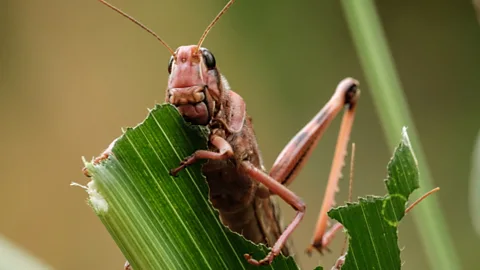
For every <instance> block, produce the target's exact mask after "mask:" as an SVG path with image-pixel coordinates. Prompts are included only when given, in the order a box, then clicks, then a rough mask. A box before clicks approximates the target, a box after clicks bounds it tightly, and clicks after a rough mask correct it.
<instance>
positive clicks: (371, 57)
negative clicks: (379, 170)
mask: <svg viewBox="0 0 480 270" xmlns="http://www.w3.org/2000/svg"><path fill="white" fill-rule="evenodd" d="M342 5H343V8H344V11H345V14H346V18H347V22H348V25H349V27H350V30H351V34H352V36H353V40H354V42H355V46H356V48H357V52H358V55H359V57H360V61H361V64H362V66H363V70H364V72H365V76H366V78H367V81H368V84H369V86H370V88H371V90H372V93H373V95H372V96H373V99H374V103H375V106H376V108H377V111H378V113H379V116H380V120H381V121H382V127H383V129H384V132H385V135H386V138H387V142H388V145H389V146H390V147H394V146H395V144H396V132H397V130H398V129H399V128H400V127H402V126H408V128H409V132H410V134H411V137H412V143H413V145H414V146H415V149H416V154H417V158H418V161H419V164H420V167H419V169H420V176H421V177H420V186H421V187H420V191H421V192H422V193H425V192H427V191H429V190H431V189H433V188H434V183H433V180H432V176H431V173H430V171H429V169H428V167H427V162H426V158H425V154H424V152H423V149H422V146H421V144H420V142H419V140H418V138H419V137H418V135H417V132H416V129H415V125H414V123H413V120H412V117H411V115H410V112H409V109H408V105H407V102H406V98H405V96H404V94H403V91H402V88H401V84H400V80H399V79H398V76H397V74H396V71H395V68H394V65H393V59H392V57H391V54H390V52H389V49H388V46H387V42H386V39H385V36H384V33H383V31H382V29H381V23H380V20H379V18H378V15H377V13H376V10H375V6H374V3H373V1H372V0H362V1H357V0H355V1H352V0H342ZM440 209H441V208H440V205H439V202H438V200H437V199H436V198H435V196H434V197H432V198H431V199H429V200H426V201H425V202H424V203H422V204H420V205H419V206H418V207H417V209H415V211H414V212H413V215H414V220H415V222H416V225H417V228H418V230H419V234H420V237H421V239H422V243H423V245H424V250H425V253H426V255H427V257H428V260H429V264H430V266H431V268H432V269H437V270H441V269H445V270H447V269H448V270H455V269H461V265H460V261H459V259H458V256H457V253H456V251H455V249H454V245H453V242H452V239H451V238H450V235H449V234H448V230H447V228H446V224H445V218H444V217H443V214H442V212H441V211H440Z"/></svg>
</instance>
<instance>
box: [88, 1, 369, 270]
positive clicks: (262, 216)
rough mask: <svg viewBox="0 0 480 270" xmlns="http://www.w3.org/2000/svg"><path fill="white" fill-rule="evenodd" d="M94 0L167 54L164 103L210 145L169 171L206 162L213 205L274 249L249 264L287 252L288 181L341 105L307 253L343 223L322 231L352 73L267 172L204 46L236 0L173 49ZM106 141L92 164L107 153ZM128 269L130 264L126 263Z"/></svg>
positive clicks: (236, 227)
mask: <svg viewBox="0 0 480 270" xmlns="http://www.w3.org/2000/svg"><path fill="white" fill-rule="evenodd" d="M99 1H100V2H101V3H103V4H104V5H106V6H108V7H109V8H111V9H113V10H115V11H116V12H118V13H120V14H121V15H123V16H124V17H126V18H128V19H129V20H131V21H132V22H134V23H135V24H137V25H139V26H140V27H141V28H143V29H144V30H146V31H147V32H148V33H150V34H152V35H153V36H154V37H155V38H157V39H158V41H160V42H161V43H162V44H163V46H164V47H166V48H167V49H168V51H169V52H170V54H171V57H170V60H169V62H168V69H167V70H168V73H169V77H168V85H167V89H166V95H165V102H167V103H170V104H172V105H173V106H175V107H176V108H177V109H178V111H179V113H180V114H181V115H182V116H183V118H184V119H185V120H186V121H187V122H190V123H191V124H193V125H201V126H205V127H207V128H208V130H209V135H208V148H207V149H206V150H197V151H196V152H194V153H192V155H190V156H188V157H185V159H184V160H183V161H181V162H180V164H179V166H178V167H177V168H172V170H171V171H170V174H171V175H172V176H176V175H178V174H179V173H181V172H182V170H184V169H185V168H187V167H188V166H189V165H192V164H194V163H196V162H197V161H199V160H206V161H207V162H206V163H204V164H203V167H202V172H203V174H204V175H205V177H206V181H207V183H208V186H209V190H210V192H209V196H210V200H211V202H212V204H213V206H214V207H215V208H216V209H218V211H219V213H220V219H221V221H222V222H223V224H224V225H225V226H227V227H228V228H229V229H230V230H232V231H234V232H237V233H240V234H242V235H243V236H244V237H245V238H246V239H248V240H251V241H253V242H255V243H263V244H266V245H268V246H269V247H271V249H270V252H269V253H268V255H267V256H266V257H265V258H253V257H252V256H251V255H250V254H245V255H244V257H245V259H246V260H247V261H248V262H249V263H251V264H253V265H265V264H270V263H272V261H273V260H274V258H275V257H276V256H278V255H279V254H280V253H283V255H292V250H291V248H290V247H289V245H288V239H289V237H290V236H291V234H292V232H293V231H294V230H295V229H296V228H297V226H298V225H299V223H300V222H301V220H302V219H303V217H304V215H305V209H306V205H305V203H304V202H303V201H302V199H301V198H300V197H299V196H297V195H296V194H295V193H294V192H292V191H291V190H290V189H288V187H287V186H288V184H290V183H291V182H292V181H293V180H295V178H296V176H297V175H298V173H299V172H300V170H301V169H302V167H303V166H304V165H305V163H306V162H307V160H308V158H309V156H310V155H311V153H312V151H313V149H314V148H315V146H316V145H317V143H318V141H319V139H320V138H321V137H322V135H323V134H324V132H325V131H326V129H327V128H328V126H329V125H330V123H331V122H332V121H333V119H334V118H335V117H336V116H337V115H338V114H339V113H340V112H341V111H342V110H343V111H344V114H343V119H342V123H341V127H340V131H339V135H338V139H337V143H336V148H335V153H334V158H333V162H332V166H331V170H330V174H329V178H328V184H327V188H326V191H325V195H324V199H323V204H322V207H321V210H320V213H319V218H318V221H317V225H316V228H315V232H314V235H313V239H312V242H311V245H310V246H309V247H308V249H307V252H309V253H310V252H311V251H312V250H314V249H316V250H318V251H319V252H323V251H324V249H325V248H326V246H327V245H328V243H329V242H330V240H331V238H332V235H333V234H334V233H335V232H336V231H338V230H339V229H340V228H341V225H340V224H338V223H337V224H335V225H333V226H332V227H331V228H330V230H328V231H327V228H328V216H327V211H328V210H329V209H330V208H331V207H332V206H333V205H334V196H335V193H336V190H337V186H338V181H339V179H340V177H341V169H342V167H343V165H344V158H345V155H346V150H347V144H348V140H349V137H350V133H351V130H352V125H353V121H354V117H355V109H356V105H357V101H358V98H359V95H360V90H359V82H358V81H357V80H355V79H353V78H345V79H343V80H342V81H340V82H339V84H338V86H337V87H336V90H335V91H334V93H333V95H332V97H331V98H330V100H329V101H328V102H327V103H326V104H325V106H324V107H323V108H322V109H321V110H320V111H319V112H318V113H317V114H316V115H315V116H314V117H313V119H311V121H310V122H308V123H307V124H306V125H305V127H304V128H303V129H301V130H300V131H299V132H298V133H297V134H296V135H295V136H294V137H293V138H292V139H291V141H290V142H289V143H288V144H287V145H286V146H285V148H284V149H283V151H282V152H281V153H280V155H279V156H278V158H277V159H276V161H275V162H274V164H273V166H272V168H271V169H270V171H269V172H268V171H267V170H266V169H265V167H264V165H263V161H262V157H261V155H260V150H259V147H258V144H257V140H256V137H255V132H254V129H253V125H252V119H251V117H250V116H249V115H248V114H247V112H246V104H245V101H244V100H243V98H242V97H241V96H240V95H239V94H238V93H236V92H234V91H233V90H232V89H231V87H230V85H229V83H228V81H227V79H226V78H225V76H223V74H222V73H220V71H219V69H218V67H217V63H216V60H215V57H214V55H213V54H212V52H210V51H209V50H208V49H206V48H204V47H202V43H203V41H204V40H205V38H206V36H207V34H208V33H209V32H210V30H211V29H212V27H213V26H214V25H215V24H216V23H217V21H218V20H219V19H220V17H222V15H223V14H224V13H225V12H226V11H227V10H228V9H229V8H230V7H231V6H232V4H233V3H234V0H230V1H229V2H228V3H227V4H226V5H225V7H224V8H223V9H222V10H221V11H220V13H219V14H218V15H217V16H216V17H215V18H214V20H213V21H212V22H211V23H210V24H209V25H208V27H207V28H206V30H205V32H204V33H203V35H202V36H201V38H200V40H199V42H198V43H197V44H194V45H188V46H180V47H178V48H177V49H176V50H173V49H171V48H170V47H169V46H168V45H167V43H166V42H164V41H163V39H162V38H160V36H159V35H157V34H156V33H155V32H153V31H152V30H150V29H149V28H147V27H146V26H145V25H143V24H142V23H140V22H139V21H137V20H136V19H134V18H133V17H131V16H129V15H128V14H126V13H125V12H123V11H121V10H120V9H118V8H116V7H115V6H113V5H111V4H109V3H107V2H106V1H104V0H99ZM112 145H113V143H112V144H111V146H112ZM111 146H110V147H109V149H107V150H105V152H104V153H103V154H102V155H101V156H100V157H99V158H97V159H96V160H95V161H94V163H98V162H100V160H102V159H105V158H107V157H108V155H109V154H110V153H111V152H110V149H111ZM85 173H86V174H87V175H88V172H85ZM274 196H278V197H279V198H281V199H282V200H284V201H285V202H286V203H288V204H289V205H290V206H291V207H292V208H293V209H294V210H295V211H296V214H295V217H294V219H293V220H292V221H291V222H290V223H289V224H288V226H286V228H283V227H282V226H281V225H280V219H279V214H280V213H279V209H278V207H277V205H276V202H275V200H274ZM125 267H126V268H128V267H129V265H128V262H127V264H126V266H125Z"/></svg>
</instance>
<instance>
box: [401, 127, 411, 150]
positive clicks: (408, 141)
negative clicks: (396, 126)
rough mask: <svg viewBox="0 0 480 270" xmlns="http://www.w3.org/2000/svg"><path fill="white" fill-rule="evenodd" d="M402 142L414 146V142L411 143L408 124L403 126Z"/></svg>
mask: <svg viewBox="0 0 480 270" xmlns="http://www.w3.org/2000/svg"><path fill="white" fill-rule="evenodd" d="M402 143H403V144H404V145H406V146H407V147H412V144H411V143H410V138H409V137H408V133H407V127H406V126H404V127H403V128H402Z"/></svg>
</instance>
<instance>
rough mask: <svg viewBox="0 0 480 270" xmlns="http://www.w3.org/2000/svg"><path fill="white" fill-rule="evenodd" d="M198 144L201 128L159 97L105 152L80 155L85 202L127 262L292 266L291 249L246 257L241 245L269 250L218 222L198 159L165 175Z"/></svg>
mask: <svg viewBox="0 0 480 270" xmlns="http://www.w3.org/2000/svg"><path fill="white" fill-rule="evenodd" d="M205 147H206V137H205V135H204V131H203V130H201V129H200V128H199V127H196V126H189V125H187V124H186V123H185V122H184V121H183V118H182V117H181V116H180V115H179V114H178V111H177V110H176V109H175V108H174V107H172V106H170V105H161V106H157V107H156V108H155V109H154V110H153V111H151V112H150V114H149V116H148V117H147V119H146V120H145V121H144V122H143V123H141V124H140V125H138V126H137V127H135V128H133V129H132V128H129V129H127V131H126V132H125V133H124V134H123V135H122V136H121V137H120V138H119V139H118V140H117V141H116V142H115V145H114V146H113V149H112V152H113V154H112V155H110V157H109V158H108V159H107V160H105V161H103V162H101V163H100V164H98V165H94V164H92V163H86V167H87V169H88V171H89V173H90V174H91V175H92V179H93V180H92V182H90V183H89V184H88V189H87V191H88V192H89V195H90V196H89V203H90V205H91V206H92V207H93V209H94V211H95V213H96V214H97V215H98V216H99V218H100V219H101V221H102V222H103V224H104V225H105V227H106V228H107V230H108V231H109V233H110V234H111V236H112V237H113V239H114V240H115V242H116V243H117V245H118V246H119V247H120V249H121V250H122V252H123V254H124V255H125V257H126V258H127V259H128V261H129V262H130V263H131V265H132V266H133V268H134V269H136V270H141V269H169V270H174V269H298V267H297V266H296V264H295V262H294V260H293V258H291V257H289V258H285V257H283V256H279V257H277V258H276V259H275V261H274V263H273V264H272V265H270V266H262V267H255V266H252V265H250V264H248V263H247V262H246V260H245V259H244V258H243V255H244V254H245V253H253V256H254V258H259V259H260V258H263V257H264V256H265V255H266V254H267V252H268V250H267V249H266V247H265V246H263V245H261V246H257V245H254V244H253V243H251V242H249V241H247V240H245V239H244V238H243V237H241V236H240V235H238V234H236V233H233V232H231V231H230V230H228V229H227V228H226V227H224V226H223V225H222V224H221V222H220V220H219V218H218V213H217V211H216V210H214V208H213V207H212V206H211V204H210V201H209V200H208V186H207V183H206V181H205V179H204V177H203V176H202V174H201V172H200V165H201V164H196V165H194V166H191V167H189V168H188V169H187V170H186V171H182V172H181V173H180V175H179V177H177V178H173V177H171V176H169V174H168V171H169V170H170V169H172V168H175V167H177V166H178V164H179V162H180V161H181V160H182V159H183V158H184V157H187V156H189V155H190V154H192V153H193V152H194V151H195V150H198V149H204V148H205ZM119 263H121V262H119Z"/></svg>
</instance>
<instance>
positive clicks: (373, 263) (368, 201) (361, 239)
mask: <svg viewBox="0 0 480 270" xmlns="http://www.w3.org/2000/svg"><path fill="white" fill-rule="evenodd" d="M418 176H419V175H418V166H417V161H416V159H415V155H414V153H413V150H412V148H411V145H410V141H409V138H408V135H407V132H406V129H405V128H404V131H403V139H402V141H401V143H400V145H398V147H397V149H396V150H395V153H394V155H393V157H392V159H391V161H390V162H389V164H388V176H387V179H386V180H385V185H386V186H387V190H388V195H386V196H384V197H377V196H367V197H366V198H360V199H359V202H356V203H349V204H347V206H341V207H338V208H335V209H332V210H330V212H329V213H328V215H329V216H330V217H331V218H333V219H336V220H337V221H339V222H340V223H342V224H343V226H344V227H345V229H346V231H347V233H348V236H349V246H348V252H347V256H346V258H345V264H344V265H343V267H342V269H343V270H348V269H377V270H379V269H385V270H395V269H401V265H402V263H401V259H400V249H399V248H398V243H397V240H398V239H397V226H398V223H399V221H400V220H401V219H402V218H403V216H404V215H405V214H404V213H405V205H406V203H407V201H408V198H409V196H410V194H411V193H412V192H413V191H414V190H415V189H417V188H418V187H419V183H418Z"/></svg>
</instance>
